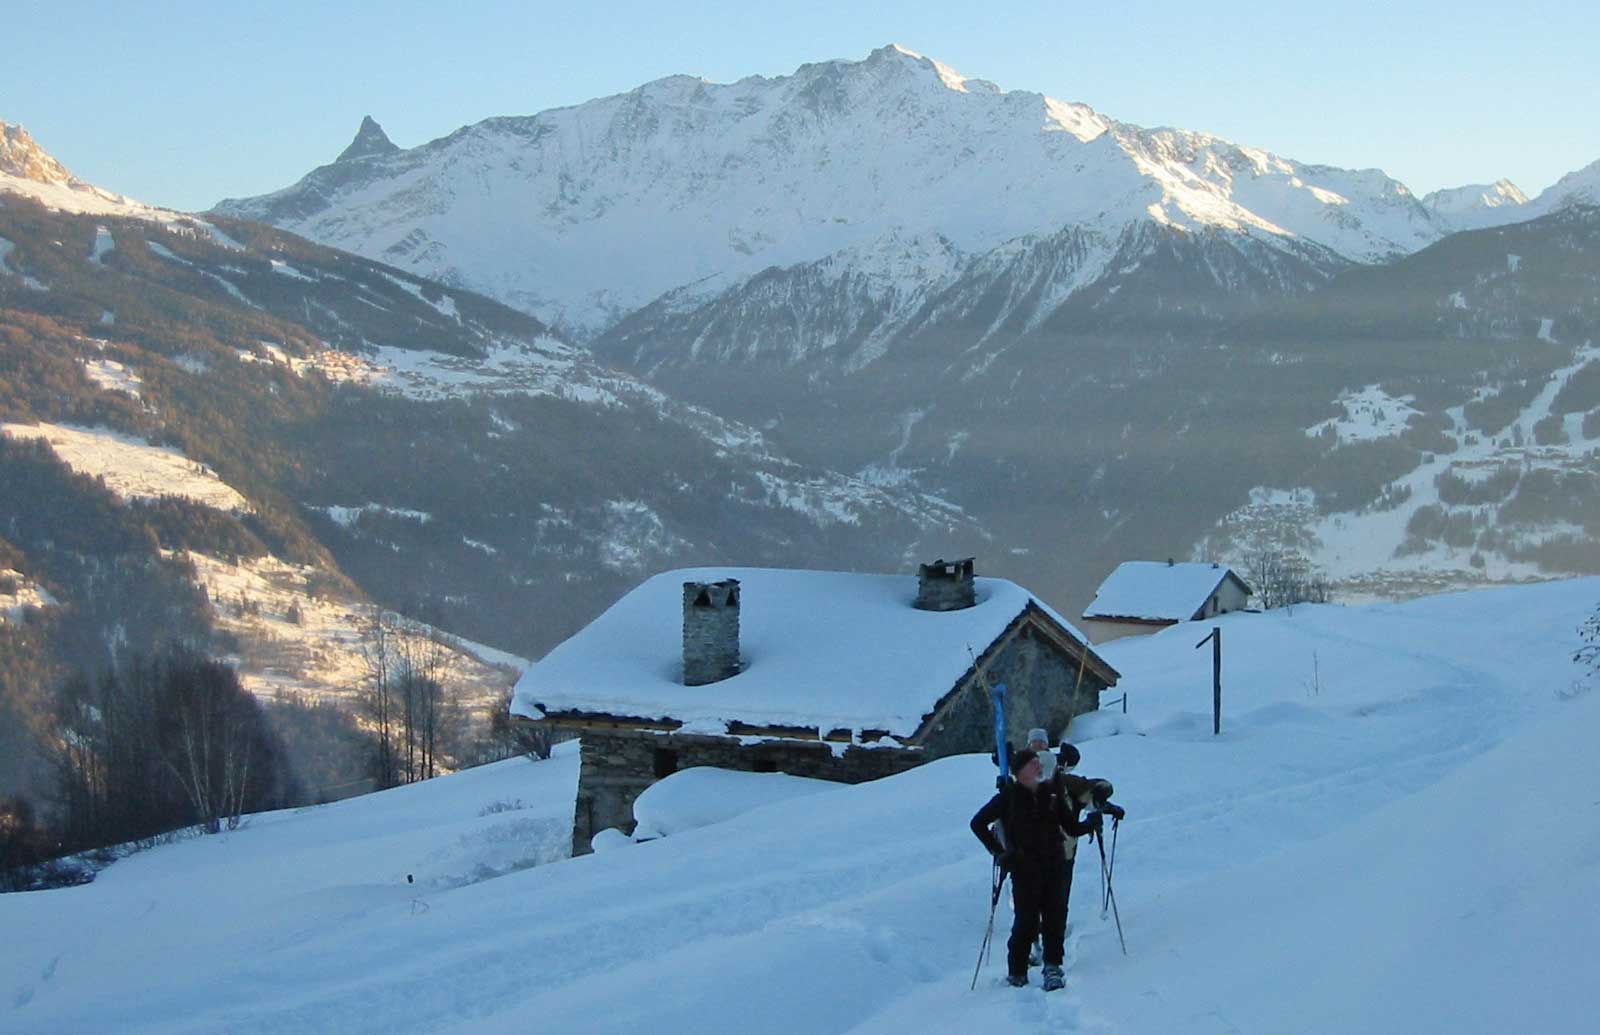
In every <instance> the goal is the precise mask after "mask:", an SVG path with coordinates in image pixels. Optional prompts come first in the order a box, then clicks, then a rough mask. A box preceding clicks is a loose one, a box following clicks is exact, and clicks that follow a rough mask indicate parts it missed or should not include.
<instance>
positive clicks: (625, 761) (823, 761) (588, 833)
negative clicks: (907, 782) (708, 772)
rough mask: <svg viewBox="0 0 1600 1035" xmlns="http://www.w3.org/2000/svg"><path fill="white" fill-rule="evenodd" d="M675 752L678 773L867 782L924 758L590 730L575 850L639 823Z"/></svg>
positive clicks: (900, 751) (818, 745)
mask: <svg viewBox="0 0 1600 1035" xmlns="http://www.w3.org/2000/svg"><path fill="white" fill-rule="evenodd" d="M664 752H672V753H673V754H672V756H671V759H670V761H671V765H672V769H673V771H676V770H677V769H689V768H691V767H693V766H715V767H716V768H718V769H737V770H741V771H744V772H758V771H767V772H780V773H788V774H790V775H791V776H810V777H815V778H817V779H821V780H836V781H838V782H840V783H863V782H865V781H867V780H876V779H879V778H880V777H884V776H892V775H893V774H895V773H902V772H905V771H906V770H907V769H910V768H912V767H914V766H917V765H920V764H921V763H922V762H924V761H926V757H925V756H924V754H923V753H922V752H921V751H917V750H914V749H904V748H873V747H858V746H854V745H852V746H850V747H848V748H846V749H845V750H844V751H843V752H842V753H841V754H840V755H839V757H834V754H833V748H832V747H830V746H829V745H827V744H824V743H822V742H821V741H796V740H773V741H766V742H763V743H757V744H750V745H747V746H746V745H741V744H740V743H739V741H737V740H733V739H731V738H727V737H707V736H701V735H684V734H674V733H647V732H642V731H637V730H614V731H603V732H602V731H596V730H585V731H584V732H583V736H582V744H581V746H580V749H579V763H580V764H579V770H578V801H577V809H576V813H575V814H574V816H573V823H572V854H573V855H584V854H587V853H588V851H589V840H590V839H591V838H592V837H594V835H595V834H596V833H598V832H599V831H601V830H605V829H607V828H608V827H618V828H620V829H621V830H623V831H624V832H626V833H632V832H633V828H634V824H635V821H634V817H633V803H634V801H635V800H636V799H637V798H638V797H639V795H640V794H642V793H643V792H644V789H645V788H646V787H649V786H650V785H651V784H653V783H655V782H656V781H657V780H658V779H660V778H661V775H665V774H664V773H663V774H661V775H658V763H666V762H667V761H668V758H667V756H665V755H663V754H661V753H664Z"/></svg>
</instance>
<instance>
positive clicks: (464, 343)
mask: <svg viewBox="0 0 1600 1035" xmlns="http://www.w3.org/2000/svg"><path fill="white" fill-rule="evenodd" d="M6 139H7V140H8V141H10V142H11V144H10V145H9V147H10V150H8V152H7V166H6V167H7V169H18V170H24V171H27V172H28V173H29V175H30V176H32V177H43V178H42V179H38V178H26V179H25V178H23V176H22V175H20V174H19V173H7V174H6V176H7V177H8V178H6V179H4V180H0V331H4V332H6V336H0V446H4V445H6V444H7V443H11V442H20V441H23V440H28V441H38V442H41V443H43V444H44V445H45V446H47V447H48V449H49V451H50V452H51V453H53V454H54V456H55V457H56V459H58V460H60V461H61V462H62V463H64V464H66V465H67V467H68V468H70V469H71V470H73V471H76V472H77V473H78V474H80V475H84V476H87V477H88V478H94V479H100V480H101V486H102V488H103V489H105V490H109V491H110V492H111V493H113V494H114V495H115V496H116V497H117V498H118V499H123V500H136V501H140V503H141V505H143V504H144V503H150V504H151V505H155V503H157V502H159V499H160V498H162V497H175V498H180V499H181V500H183V501H184V502H185V503H187V504H194V505H195V506H196V508H197V509H198V510H202V511H206V512H216V514H217V515H220V516H216V517H212V516H209V514H208V516H206V517H204V518H203V519H202V518H196V519H194V521H195V523H197V524H198V525H199V527H200V528H201V529H202V532H203V531H204V529H205V528H206V527H207V526H206V525H205V522H211V523H212V524H220V525H222V526H225V527H227V528H229V529H231V530H233V532H235V533H238V531H239V530H237V529H233V525H235V524H240V523H242V524H244V525H247V526H249V527H248V528H247V529H246V530H245V532H244V533H242V534H243V538H244V539H245V540H253V539H259V538H260V536H258V535H257V532H259V531H260V526H261V523H265V524H266V525H269V526H271V527H272V528H273V529H274V531H273V532H272V533H271V534H268V535H267V536H266V539H267V540H268V541H269V542H270V543H271V544H272V548H273V551H274V552H273V554H272V557H273V558H275V559H277V560H282V561H286V562H292V563H293V564H296V565H301V566H305V565H308V564H309V565H313V566H320V567H323V568H327V569H329V570H330V571H331V572H332V575H331V576H330V577H336V578H343V577H345V576H348V577H349V578H351V579H352V580H354V581H355V583H357V584H358V585H359V586H360V588H361V589H363V590H365V591H366V592H368V593H370V594H371V595H372V596H373V597H375V598H377V599H378V600H380V601H384V602H386V603H388V604H389V605H390V606H394V607H411V606H414V604H415V602H416V601H417V600H419V599H420V598H421V597H423V596H426V597H429V598H431V603H429V604H428V605H427V606H428V609H429V610H430V612H435V613H434V614H433V619H434V620H435V622H436V623H437V624H440V625H443V626H446V627H449V628H451V629H452V630H453V631H455V632H458V633H463V634H466V635H470V636H472V637H473V638H474V639H479V640H485V641H490V642H495V643H498V644H499V645H500V646H502V647H505V648H508V649H514V650H517V651H518V652H520V653H526V654H529V655H536V654H538V653H540V652H541V651H543V650H545V649H548V648H549V647H550V646H552V645H553V644H554V643H556V642H558V641H559V640H560V639H561V638H563V637H564V636H565V635H566V634H568V633H570V632H571V631H572V630H573V629H574V628H576V626H577V625H581V624H582V623H583V622H584V621H586V620H587V619H588V618H589V617H591V616H592V615H593V614H596V613H598V612H599V611H600V610H602V609H603V608H604V607H605V606H606V605H608V604H609V603H610V602H611V601H612V600H613V599H614V598H615V596H616V595H617V594H619V593H620V592H622V591H623V590H625V589H626V588H628V587H629V586H631V585H632V584H633V583H634V582H636V581H637V580H638V579H639V578H641V577H643V576H645V575H647V574H650V573H652V572H654V571H656V570H658V569H659V568H661V567H671V566H674V564H675V563H676V564H683V563H692V562H705V561H708V560H716V559H727V560H735V559H737V560H739V561H742V562H745V563H749V562H751V561H755V562H758V563H765V564H768V565H780V564H806V563H823V562H831V563H834V564H838V565H845V566H860V567H865V568H869V569H889V570H900V569H903V568H905V567H906V566H907V565H909V564H911V563H913V561H914V560H915V559H917V555H918V554H920V552H921V550H923V549H926V550H928V551H929V553H928V556H927V557H923V558H921V559H923V560H926V559H931V558H932V557H933V556H935V555H937V554H939V553H940V552H941V551H943V552H948V550H950V549H954V548H956V545H955V542H954V541H960V542H970V541H971V540H973V539H979V540H981V539H982V538H983V536H984V533H983V531H982V529H981V528H979V527H978V526H977V525H976V524H975V523H974V522H973V521H972V520H971V519H969V518H968V517H967V516H966V515H964V514H963V513H962V512H961V510H960V508H959V507H956V506H954V505H952V504H950V503H948V502H947V501H945V500H943V499H940V498H938V497H936V496H935V495H933V494H931V493H926V492H922V491H920V490H918V489H916V488H915V487H907V486H884V485H879V484H874V483H872V482H870V481H869V480H867V479H864V478H862V477H859V476H857V475H855V474H854V473H849V472H845V473H841V472H839V471H838V470H836V469H831V468H821V467H816V466H814V465H808V464H804V463H800V462H797V461H796V460H795V459H794V458H793V456H792V455H791V454H789V453H787V452H786V451H785V450H783V449H781V448H779V447H778V446H777V444H776V443H775V442H773V441H771V440H770V439H768V438H767V437H766V436H765V435H764V433H763V432H762V430H761V429H760V428H759V427H754V426H750V425H748V424H743V423H740V422H737V421H733V420H729V419H726V418H725V417H723V416H721V415H719V414H717V413H714V412H711V411H709V410H707V409H704V408H701V407H697V406H694V405H690V404H687V403H685V402H684V401H682V400H679V399H676V398H674V397H671V396H669V395H667V394H666V393H663V392H662V391H660V390H659V389H656V388H655V387H653V386H651V385H649V384H647V383H645V382H643V381H642V380H640V379H639V378H638V377H637V376H634V375H632V374H629V373H627V372H625V371H621V370H617V369H615V368H613V367H611V366H609V365H607V364H606V363H604V362H602V361H601V360H599V359H597V358H596V357H595V356H594V355H593V354H592V353H591V352H589V351H588V350H587V349H586V348H584V347H582V346H580V345H573V344H570V343H568V342H566V341H563V340H561V338H560V337H559V336H557V335H555V334H554V333H552V332H551V331H550V329H549V328H548V327H546V326H545V325H544V324H542V323H541V322H540V321H538V320H537V319H535V318H533V317H531V316H528V315H527V314H525V313H522V312H518V311H516V310H512V309H509V308H507V307H505V306H503V305H501V304H499V303H496V302H494V301H492V300H490V299H487V298H484V297H482V296H480V295H476V294H474V293H472V292H470V291H466V290H464V289H460V288H454V287H447V286H444V285H441V284H439V283H437V282H434V281H429V280H426V279H424V278H421V277H418V276H416V275H414V274H411V273H407V272H404V271H401V270H398V269H395V268H394V267H391V266H386V265H382V264H379V263H376V262H373V261H371V260H367V259H363V258H360V257H357V256H353V255H350V254H348V253H344V252H339V251H336V250H334V249H330V248H326V247H323V246H319V245H314V244H312V243H310V242H308V241H305V240H303V239H300V238H296V237H294V236H292V235H289V234H287V233H284V232H282V231H278V230H275V229H272V228H269V227H264V226H261V225H258V224H250V223H244V222H239V221H234V220H230V219H226V218H222V217H210V218H209V220H201V219H199V218H198V217H194V216H188V215H184V214H181V213H173V212H166V211H164V210H160V209H154V208H151V207H150V206H144V205H140V204H139V203H137V202H133V201H130V200H128V199H125V198H120V197H119V196H117V195H113V194H111V193H110V192H108V191H102V190H100V189H98V188H96V187H93V186H92V185H89V184H86V183H83V182H82V181H80V180H77V179H76V178H75V177H73V176H72V175H71V174H70V173H69V172H68V171H67V170H66V169H65V168H64V167H63V166H61V164H60V163H59V162H56V161H55V160H54V159H52V158H51V157H50V156H49V155H48V154H47V153H46V152H44V151H43V150H42V149H40V148H39V147H38V145H36V144H33V143H32V141H31V140H29V139H28V138H27V137H26V135H25V134H23V133H22V132H21V131H20V130H15V131H14V132H8V134H7V135H6ZM384 140H385V138H384V137H383V134H382V130H381V129H379V128H378V127H377V126H376V124H375V123H373V124H371V126H370V130H369V132H368V133H366V135H365V136H364V138H363V140H362V141H361V142H360V143H361V145H362V147H363V148H364V149H365V150H366V151H367V152H369V153H378V152H381V151H382V150H383V144H384ZM365 160H367V159H355V160H354V161H356V162H357V163H359V162H361V161H365ZM41 189H42V190H43V191H44V192H45V193H41ZM50 191H55V192H58V193H54V194H52V193H48V192H50ZM107 199H116V200H115V202H114V203H113V202H112V201H109V200H107ZM213 399H227V400H229V401H228V402H227V403H226V404H225V406H224V407H223V408H222V409H221V410H220V412H219V411H218V410H215V409H213V408H212V407H213V406H214V405H217V404H214V403H213V402H212V400H213ZM3 459H4V457H0V460H3ZM196 472H198V473H196ZM75 492H76V490H71V491H68V492H67V493H66V494H65V495H66V496H68V497H71V496H73V495H74V493H75ZM4 495H5V494H3V493H0V497H3V496H4ZM79 495H81V493H79ZM17 502H18V501H17V500H16V499H14V498H13V499H5V500H0V512H3V510H4V504H8V503H9V504H14V503H17ZM94 502H95V501H94V500H87V501H86V500H84V499H77V500H76V502H75V503H69V502H68V501H67V500H65V499H64V500H63V501H62V506H63V507H64V508H66V509H69V510H70V509H72V508H73V507H74V506H76V507H81V508H83V509H85V510H91V509H92V507H91V504H93V503H94ZM130 510H131V511H133V512H138V510H139V508H138V507H133V508H130ZM179 524H180V525H181V524H183V521H180V522H179ZM250 529H254V531H250ZM212 531H213V532H214V531H215V529H212ZM168 532H171V534H168ZM197 535H198V533H197ZM947 535H948V536H950V537H951V539H952V540H953V541H946V540H945V538H944V537H946V536H947ZM41 536H42V538H41V539H40V540H39V541H37V542H36V543H34V545H35V546H37V547H38V548H39V549H44V546H43V543H44V542H45V541H46V540H47V539H48V538H49V537H48V536H45V535H44V534H43V533H41ZM284 537H288V538H289V539H290V540H291V545H290V546H289V547H285V546H284V545H283V541H282V540H283V538H284ZM5 538H6V537H0V548H3V546H4V542H5ZM13 538H14V536H13ZM194 538H196V537H195V536H188V535H187V533H183V532H179V531H172V530H170V529H166V530H164V531H163V534H162V536H161V541H162V544H163V545H164V546H166V547H168V548H169V549H170V548H172V547H173V546H174V544H179V543H188V542H189V540H190V539H194ZM199 538H200V539H204V540H205V542H203V543H201V544H200V545H197V546H194V547H193V549H194V550H196V551H198V552H201V553H207V554H213V553H218V552H219V551H221V552H222V553H226V554H228V555H230V556H231V555H234V554H240V553H242V554H244V555H245V556H247V557H251V558H254V557H257V556H258V555H259V553H264V552H265V551H266V549H267V545H266V544H264V543H259V542H256V543H255V544H254V545H253V546H251V547H250V548H249V549H245V550H241V549H239V548H238V538H239V535H238V534H236V535H235V540H233V541H226V540H224V541H220V542H219V541H218V539H217V536H215V535H212V534H210V533H205V534H203V535H199ZM252 551H255V552H252ZM22 555H23V558H24V559H27V558H28V557H29V556H30V549H28V548H24V549H23V550H22ZM397 556H403V557H404V558H405V563H403V564H397V563H396V558H397ZM4 560H5V555H4V554H3V553H0V561H4ZM24 574H28V573H26V572H25V573H24ZM230 577H231V576H230ZM234 581H238V580H237V579H235V580H234ZM313 581H315V580H313ZM30 584H31V583H30ZM46 589H47V590H48V589H49V587H48V585H47V586H46ZM56 590H60V586H59V585H58V586H56ZM253 595H259V594H253ZM57 596H60V597H62V598H63V599H65V598H67V597H68V596H70V594H67V593H65V592H58V593H57ZM8 606H9V605H8ZM301 610H302V611H304V610H305V608H304V607H302V609H301ZM102 617H105V616H102ZM115 617H116V616H115V615H111V616H110V617H109V619H108V620H111V621H114V620H115ZM485 619H487V620H489V621H490V622H491V623H493V624H495V625H497V626H498V627H497V628H491V627H488V626H483V625H481V624H480V622H481V621H482V620H485ZM84 663H87V662H84Z"/></svg>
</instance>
